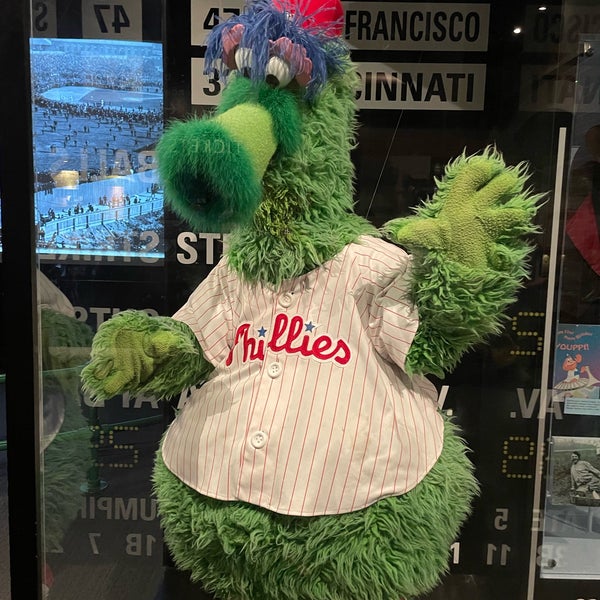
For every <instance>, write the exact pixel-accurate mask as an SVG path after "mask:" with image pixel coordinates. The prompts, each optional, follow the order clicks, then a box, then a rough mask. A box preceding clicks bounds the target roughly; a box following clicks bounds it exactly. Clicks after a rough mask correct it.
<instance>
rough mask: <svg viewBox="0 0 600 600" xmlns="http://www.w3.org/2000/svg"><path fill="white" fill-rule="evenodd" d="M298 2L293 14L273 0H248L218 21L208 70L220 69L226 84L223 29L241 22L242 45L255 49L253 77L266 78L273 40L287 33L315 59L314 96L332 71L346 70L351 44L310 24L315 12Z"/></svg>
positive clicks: (308, 95) (310, 89) (309, 93)
mask: <svg viewBox="0 0 600 600" xmlns="http://www.w3.org/2000/svg"><path fill="white" fill-rule="evenodd" d="M296 5H297V10H296V11H295V12H294V13H293V14H291V13H288V12H283V11H281V10H279V9H277V8H275V7H274V6H273V4H272V3H271V2H270V0H255V1H254V2H250V3H248V4H246V7H245V8H244V10H243V12H242V13H241V14H240V15H235V16H233V17H231V18H229V19H227V21H224V22H223V23H219V24H217V25H216V26H215V27H214V28H213V29H212V31H211V32H210V34H209V36H208V39H207V47H206V53H205V55H204V59H205V62H204V73H205V74H207V75H208V74H212V73H213V72H214V70H215V69H216V70H217V72H218V73H219V78H220V80H221V82H222V83H223V84H224V85H226V83H227V75H228V74H229V72H230V69H229V68H228V67H227V65H225V64H224V63H223V62H222V61H221V59H222V56H223V32H224V31H225V30H227V29H231V28H232V27H233V26H234V25H237V24H238V23H241V24H242V25H243V26H244V33H243V36H242V39H241V43H240V46H241V47H244V48H251V49H252V65H251V66H252V68H251V71H250V78H251V79H252V80H253V81H256V82H260V81H264V73H265V69H266V65H267V62H268V60H269V41H270V40H271V41H275V40H277V39H278V38H280V37H287V38H289V39H290V40H291V41H292V42H294V43H295V44H300V45H302V46H304V48H305V49H306V56H307V57H308V58H309V59H310V60H311V61H312V76H311V79H310V81H309V83H308V85H307V87H306V91H305V99H306V100H308V101H311V100H313V99H314V98H315V97H316V96H317V95H318V93H319V90H320V89H321V88H322V87H323V85H324V84H325V83H326V81H327V77H328V76H329V75H331V74H333V73H340V72H342V70H343V59H344V58H345V57H347V56H348V47H347V46H346V44H345V43H344V42H343V40H342V39H341V38H339V37H332V36H330V35H327V32H326V30H324V29H323V28H320V27H316V26H314V27H311V26H307V24H306V23H305V21H307V20H308V18H309V17H310V16H311V15H302V14H301V10H302V2H301V0H297V3H296ZM303 24H304V27H303Z"/></svg>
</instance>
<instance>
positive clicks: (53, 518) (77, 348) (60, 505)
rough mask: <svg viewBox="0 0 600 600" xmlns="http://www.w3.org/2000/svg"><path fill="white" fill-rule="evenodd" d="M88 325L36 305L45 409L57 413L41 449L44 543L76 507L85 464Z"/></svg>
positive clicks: (58, 535) (54, 541)
mask: <svg viewBox="0 0 600 600" xmlns="http://www.w3.org/2000/svg"><path fill="white" fill-rule="evenodd" d="M92 337H93V333H92V330H91V329H90V328H89V327H88V326H87V325H86V324H85V323H83V322H81V321H77V320H76V319H74V318H72V317H70V316H68V315H65V314H63V313H59V312H56V311H54V310H51V309H46V308H43V309H42V310H41V349H40V350H41V352H40V353H41V360H42V394H43V404H44V413H45V414H46V413H50V414H51V420H53V419H54V418H56V417H57V416H59V417H61V419H60V421H59V425H60V428H59V429H58V431H52V432H45V433H46V434H52V436H50V437H48V438H47V439H46V438H45V441H46V442H48V445H47V447H46V449H45V450H44V454H43V460H42V461H41V464H42V486H43V495H44V516H45V519H44V545H45V548H46V549H47V550H48V551H50V552H53V551H56V550H57V549H59V548H60V547H61V546H62V542H63V540H64V536H65V534H66V532H67V529H68V527H69V525H70V524H71V523H72V522H73V521H74V520H75V518H76V516H77V511H78V510H79V508H80V506H81V492H80V489H79V486H80V485H81V484H82V483H83V482H84V481H85V478H86V472H87V469H88V467H89V466H90V429H89V427H88V426H87V421H86V419H85V417H84V415H83V414H82V412H81V389H80V373H81V367H82V365H83V364H84V363H85V362H86V361H87V359H88V357H89V351H90V347H91V345H92Z"/></svg>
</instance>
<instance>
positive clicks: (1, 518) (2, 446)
mask: <svg viewBox="0 0 600 600" xmlns="http://www.w3.org/2000/svg"><path fill="white" fill-rule="evenodd" d="M0 351H1V352H2V353H3V352H4V348H2V349H1V350H0ZM2 358H3V357H2ZM4 381H5V375H4V369H2V372H1V373H0V598H6V599H7V600H10V597H11V596H10V557H9V545H8V544H9V538H8V486H7V476H8V474H7V470H6V395H5V388H4Z"/></svg>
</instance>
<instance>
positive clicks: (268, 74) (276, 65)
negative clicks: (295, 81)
mask: <svg viewBox="0 0 600 600" xmlns="http://www.w3.org/2000/svg"><path fill="white" fill-rule="evenodd" d="M265 80H266V82H267V83H268V84H269V85H270V86H272V87H274V88H277V87H285V86H286V85H287V84H288V83H289V82H290V81H291V80H292V73H291V70H290V66H289V65H288V63H287V62H286V61H285V60H283V58H280V57H279V56H272V57H271V58H270V59H269V62H268V63H267V68H266V70H265Z"/></svg>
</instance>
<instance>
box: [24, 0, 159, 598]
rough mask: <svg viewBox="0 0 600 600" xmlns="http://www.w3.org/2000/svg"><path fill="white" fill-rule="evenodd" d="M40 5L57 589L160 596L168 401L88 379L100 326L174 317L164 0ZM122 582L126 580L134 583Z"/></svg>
mask: <svg viewBox="0 0 600 600" xmlns="http://www.w3.org/2000/svg"><path fill="white" fill-rule="evenodd" d="M143 4H144V7H143V9H142V3H141V2H125V3H124V4H119V5H102V6H100V5H93V4H92V3H82V12H81V14H72V13H71V12H70V11H69V10H68V9H67V7H65V6H64V5H61V4H60V3H58V4H57V3H52V2H51V3H44V2H42V3H37V4H36V5H35V7H34V8H33V11H34V14H33V21H32V25H33V27H32V31H33V37H32V38H31V39H30V58H31V81H32V96H33V98H32V101H33V102H32V121H33V136H34V155H33V160H34V170H35V224H36V228H37V252H38V258H39V269H38V279H37V285H38V301H39V307H40V323H41V327H40V330H41V342H40V349H41V361H42V365H41V368H42V372H41V385H42V392H43V393H42V395H43V423H42V427H41V435H42V442H41V447H42V470H43V480H42V489H41V498H42V506H43V519H42V529H43V557H42V560H43V575H44V586H45V593H46V595H47V597H48V598H49V599H50V600H52V599H58V600H68V599H70V598H73V599H76V598H77V599H79V598H83V597H85V598H90V599H92V598H108V597H114V596H115V595H117V596H119V597H127V596H128V595H129V596H131V597H136V598H139V599H140V600H142V599H143V598H148V599H150V598H154V597H155V596H156V591H157V589H158V588H159V586H160V584H161V582H162V570H161V567H162V564H163V548H162V538H161V532H160V528H159V525H158V519H157V515H156V505H155V500H154V499H153V498H152V497H151V493H150V485H151V484H150V482H151V470H150V466H151V464H152V459H153V456H154V452H155V451H156V447H157V444H158V440H159V439H160V434H161V432H162V430H163V411H162V408H161V407H159V405H158V402H157V400H156V399H155V398H143V397H135V398H134V397H130V396H122V397H121V396H119V397H116V398H113V399H111V400H110V401H109V402H107V403H106V404H104V403H93V402H92V401H91V400H90V399H89V397H86V396H85V395H84V394H83V393H82V390H81V380H80V376H81V369H82V367H83V365H84V364H85V363H86V362H87V361H88V360H89V352H90V346H91V340H92V337H93V335H94V333H95V331H96V330H97V328H98V326H99V325H100V324H101V323H102V322H103V321H105V320H107V319H109V318H110V317H111V316H112V315H113V314H116V313H117V312H119V311H120V310H124V309H126V308H135V309H140V310H145V311H148V312H149V313H151V314H154V315H158V314H165V313H166V309H165V306H164V272H163V269H164V257H165V245H164V240H165V236H164V211H163V197H162V189H161V187H160V186H159V184H158V180H157V176H156V173H157V171H156V161H155V152H154V147H155V145H156V141H157V139H158V138H159V136H160V135H161V133H162V129H163V121H164V115H163V104H164V92H163V62H164V56H163V45H162V43H161V21H162V15H161V13H162V7H161V3H160V1H151V2H144V3H143ZM120 591H121V592H120Z"/></svg>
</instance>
